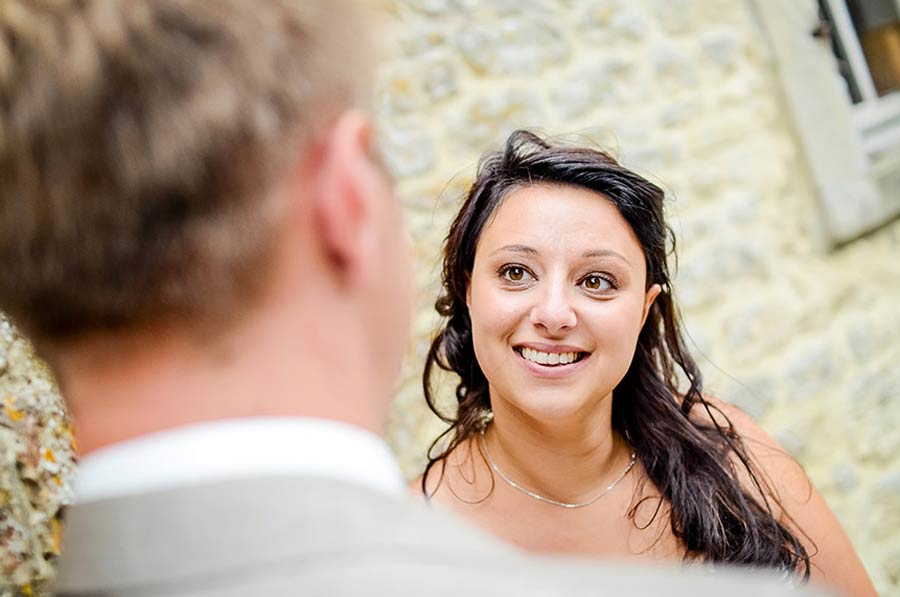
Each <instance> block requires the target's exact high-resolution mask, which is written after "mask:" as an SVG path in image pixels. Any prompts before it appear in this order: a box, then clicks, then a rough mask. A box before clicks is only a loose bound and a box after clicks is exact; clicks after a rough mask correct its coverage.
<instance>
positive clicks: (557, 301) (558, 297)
mask: <svg viewBox="0 0 900 597" xmlns="http://www.w3.org/2000/svg"><path fill="white" fill-rule="evenodd" d="M568 290H569V289H568V288H566V286H565V285H563V284H553V285H547V286H545V287H544V292H542V293H540V294H539V295H538V302H537V303H536V304H535V305H534V306H533V307H532V309H531V318H530V319H531V323H532V324H534V325H536V326H538V327H542V328H544V329H546V330H547V332H548V333H550V334H559V333H560V332H563V331H565V330H568V329H570V328H572V327H574V326H575V323H576V321H577V317H576V315H575V309H574V308H573V307H572V301H571V297H570V296H569V292H568Z"/></svg>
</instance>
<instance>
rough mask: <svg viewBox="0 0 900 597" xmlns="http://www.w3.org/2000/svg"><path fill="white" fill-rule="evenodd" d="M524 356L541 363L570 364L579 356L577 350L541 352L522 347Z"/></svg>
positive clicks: (533, 361)
mask: <svg viewBox="0 0 900 597" xmlns="http://www.w3.org/2000/svg"><path fill="white" fill-rule="evenodd" d="M520 352H521V354H522V356H523V357H524V358H525V359H526V360H528V361H531V362H532V363H538V364H539V365H551V366H552V365H568V364H569V363H574V362H575V360H576V359H577V358H578V353H577V352H540V351H537V350H533V349H531V348H522V349H521V351H520Z"/></svg>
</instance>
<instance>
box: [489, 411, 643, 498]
mask: <svg viewBox="0 0 900 597" xmlns="http://www.w3.org/2000/svg"><path fill="white" fill-rule="evenodd" d="M486 429H487V427H485V428H483V429H482V430H481V446H482V448H483V449H484V455H485V456H486V457H487V460H488V464H490V465H491V468H492V469H493V470H494V472H495V473H497V474H498V475H500V478H501V479H503V480H504V481H506V484H507V485H509V486H510V487H512V488H513V489H516V490H518V491H521V492H522V493H524V494H525V495H527V496H528V497H531V498H534V499H536V500H538V501H540V502H544V503H546V504H552V505H554V506H559V507H560V508H569V509H574V508H584V507H585V506H590V505H591V504H593V503H594V502H596V501H597V500H599V499H600V498H602V497H603V496H605V495H606V494H607V493H609V492H610V491H612V490H613V487H615V486H616V485H618V484H619V481H621V480H622V479H624V478H625V475H627V474H628V473H629V472H630V471H631V469H632V468H634V463H635V461H636V460H637V452H635V451H634V449H632V450H631V461H630V462H629V463H628V466H626V467H625V470H624V471H622V473H621V474H620V475H619V476H618V477H616V478H615V480H614V481H613V482H612V483H610V484H609V485H607V487H606V489H604V490H603V491H601V492H600V493H599V494H598V495H595V496H594V497H592V498H591V499H589V500H587V501H586V502H575V503H569V502H560V501H557V500H554V499H552V498H548V497H544V496H542V495H541V494H539V493H535V492H534V491H531V490H530V489H526V488H525V487H522V486H521V485H519V484H518V483H516V482H515V481H513V480H512V479H510V478H509V477H507V476H506V474H505V473H504V472H503V471H501V470H500V468H499V467H498V466H497V463H496V462H494V459H493V458H492V457H491V451H490V450H488V447H487V439H485V436H484V432H485V430H486Z"/></svg>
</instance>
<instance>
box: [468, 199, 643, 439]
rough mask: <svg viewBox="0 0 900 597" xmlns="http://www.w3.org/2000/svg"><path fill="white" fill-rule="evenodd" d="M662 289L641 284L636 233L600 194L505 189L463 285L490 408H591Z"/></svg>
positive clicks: (558, 413)
mask: <svg viewBox="0 0 900 597" xmlns="http://www.w3.org/2000/svg"><path fill="white" fill-rule="evenodd" d="M658 293H659V286H658V285H653V287H651V288H650V289H649V290H647V289H646V265H645V263H644V254H643V251H642V250H641V246H640V244H639V243H638V240H637V238H636V237H635V235H634V232H633V231H632V230H631V227H630V226H629V225H628V223H627V222H626V221H625V220H624V218H623V217H622V216H621V214H620V213H619V211H618V210H617V209H616V207H615V206H614V205H613V204H612V203H611V202H610V201H609V200H608V199H606V198H605V197H604V196H603V195H600V194H598V193H594V192H591V191H588V190H586V189H581V188H578V187H568V186H547V185H533V186H528V187H524V188H521V189H518V190H515V191H513V192H512V193H511V194H510V195H509V196H507V197H506V199H505V200H504V201H503V202H502V203H501V205H500V207H498V208H497V210H496V211H495V213H494V214H493V216H492V218H491V219H490V220H489V221H488V223H487V224H486V225H485V227H484V229H483V230H482V233H481V237H480V238H479V240H478V244H477V247H476V251H475V262H474V265H473V268H472V276H471V280H470V283H469V287H468V294H467V304H468V307H469V313H470V315H471V320H472V337H473V342H474V346H475V354H476V357H477V358H478V363H479V365H480V366H481V369H482V371H483V372H484V374H485V376H486V377H487V380H488V383H489V385H490V395H491V403H492V406H493V408H494V410H495V411H497V410H498V409H499V408H503V407H506V408H511V409H513V410H517V411H520V412H521V413H522V414H525V415H527V416H530V417H533V418H535V419H537V420H540V421H551V420H555V421H560V422H562V421H565V420H569V419H572V418H573V417H580V416H584V415H587V414H588V413H591V412H593V411H594V410H595V409H596V408H597V407H598V405H600V404H602V403H603V402H604V400H605V399H606V398H608V397H609V396H610V393H611V392H612V390H613V388H615V387H616V385H618V383H619V381H621V379H622V377H623V376H624V375H625V373H626V371H627V370H628V367H629V365H630V363H631V360H632V357H633V355H634V350H635V346H636V344H637V338H638V334H639V332H640V329H641V326H642V325H643V323H644V320H645V318H646V316H647V312H648V309H649V308H650V305H651V304H652V303H653V300H654V299H655V298H656V295H657V294H658ZM607 402H608V401H607Z"/></svg>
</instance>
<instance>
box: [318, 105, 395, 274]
mask: <svg viewBox="0 0 900 597" xmlns="http://www.w3.org/2000/svg"><path fill="white" fill-rule="evenodd" d="M371 135H372V125H371V121H370V120H369V118H368V117H367V116H365V115H364V114H363V113H361V112H358V111H356V110H350V111H347V112H344V113H343V114H342V115H341V116H340V118H338V120H337V122H336V123H335V124H334V126H332V127H331V128H330V129H329V130H328V131H326V133H325V135H324V137H323V139H322V144H321V146H320V148H321V149H320V152H321V153H320V155H319V156H317V157H318V159H317V160H316V170H317V171H316V172H314V173H313V175H312V178H313V180H315V181H316V184H315V185H314V188H313V189H312V190H313V197H312V202H313V205H312V208H313V209H312V214H313V219H314V227H315V232H316V234H317V236H318V240H319V242H320V243H321V247H322V250H323V252H324V253H325V255H326V257H327V258H328V260H329V262H330V263H331V265H332V266H334V268H335V271H336V273H337V274H338V275H339V276H340V277H341V278H344V279H346V280H353V279H356V278H357V277H358V276H359V275H361V274H364V273H365V271H366V269H367V268H366V261H367V259H369V258H371V257H372V255H373V253H374V251H375V249H376V247H377V239H378V232H379V231H378V228H377V222H378V219H377V209H378V205H377V202H378V199H379V197H378V193H384V192H385V185H386V181H385V176H384V174H383V173H382V172H381V171H380V170H379V168H378V166H377V165H376V164H375V163H374V161H373V159H372V157H371V151H370V143H371Z"/></svg>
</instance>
